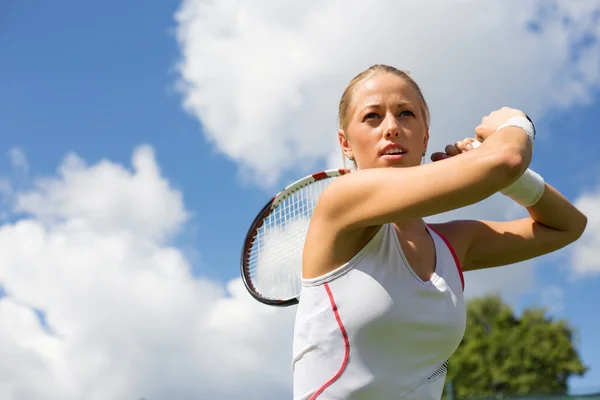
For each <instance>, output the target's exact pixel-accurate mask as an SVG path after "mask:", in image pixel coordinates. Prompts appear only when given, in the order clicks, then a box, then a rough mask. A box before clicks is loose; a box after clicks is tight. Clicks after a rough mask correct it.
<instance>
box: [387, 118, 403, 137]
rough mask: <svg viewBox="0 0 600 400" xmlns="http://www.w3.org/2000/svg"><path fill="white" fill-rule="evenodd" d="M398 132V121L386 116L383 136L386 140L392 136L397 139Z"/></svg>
mask: <svg viewBox="0 0 600 400" xmlns="http://www.w3.org/2000/svg"><path fill="white" fill-rule="evenodd" d="M399 132H400V125H399V124H398V120H396V118H394V117H393V116H388V118H386V122H385V124H384V135H385V137H386V138H387V139H389V138H391V137H392V136H395V137H398V135H399Z"/></svg>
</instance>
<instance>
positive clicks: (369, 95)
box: [302, 73, 587, 280]
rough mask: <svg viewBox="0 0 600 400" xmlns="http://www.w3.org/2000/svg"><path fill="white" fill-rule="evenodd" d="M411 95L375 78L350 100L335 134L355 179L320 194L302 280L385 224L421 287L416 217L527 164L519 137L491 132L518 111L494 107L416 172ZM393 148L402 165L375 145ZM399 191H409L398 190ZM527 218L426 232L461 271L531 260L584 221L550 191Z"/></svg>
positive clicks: (448, 206) (334, 264)
mask: <svg viewBox="0 0 600 400" xmlns="http://www.w3.org/2000/svg"><path fill="white" fill-rule="evenodd" d="M419 106H420V100H419V98H418V96H417V94H416V92H415V90H414V89H413V88H412V87H411V86H410V85H409V84H408V83H407V82H405V81H404V80H403V79H402V78H400V77H398V76H396V75H393V74H390V73H377V74H375V75H373V76H371V77H370V78H368V79H366V80H364V81H362V82H360V83H359V84H358V85H357V86H356V87H355V90H354V92H353V96H352V101H351V104H350V108H349V110H348V111H349V123H348V126H347V128H346V130H340V131H339V132H338V138H339V142H340V147H341V148H342V151H343V152H344V154H345V155H346V156H348V157H351V158H354V160H355V162H356V164H357V171H355V172H353V173H351V174H348V175H345V176H344V177H341V178H339V179H336V180H335V181H334V182H332V183H331V184H330V185H329V186H328V188H327V189H326V190H325V191H324V192H323V193H322V194H321V196H320V199H319V201H318V203H317V206H316V207H315V210H314V214H313V217H312V220H311V223H310V226H309V230H308V235H307V238H306V242H305V247H304V254H303V267H302V275H303V277H304V278H315V277H318V276H321V275H323V274H325V273H328V272H330V271H332V270H334V269H336V268H338V267H339V266H341V265H343V264H344V263H346V262H347V261H348V260H350V259H351V258H352V257H353V256H354V255H355V254H356V253H357V252H358V251H359V250H360V249H361V248H362V247H363V246H364V245H365V244H366V243H367V242H368V241H369V240H370V239H371V238H372V237H373V235H374V234H375V233H376V232H377V230H378V229H379V228H380V227H381V225H382V224H385V223H393V224H394V226H395V227H396V232H397V234H398V239H399V241H400V243H401V246H402V249H403V251H404V252H405V255H406V257H407V260H408V262H409V264H410V266H411V267H412V269H413V270H414V271H415V273H416V274H417V275H418V276H419V277H420V278H421V279H423V280H429V279H430V278H431V276H432V274H433V272H434V271H435V262H436V260H435V248H434V245H433V239H432V238H431V236H430V235H429V233H428V231H427V229H426V225H425V223H424V221H423V219H422V218H423V217H426V216H429V215H434V214H438V213H441V212H446V211H450V210H453V209H456V208H460V207H464V206H467V205H470V204H474V203H477V202H479V201H481V200H483V199H485V198H487V197H489V196H491V195H492V194H494V193H496V192H497V191H499V190H501V189H503V188H505V187H507V186H508V185H510V184H511V183H512V182H514V181H515V180H516V179H517V178H518V177H519V176H521V174H522V173H523V172H524V171H525V169H527V167H528V165H529V162H530V161H531V150H532V149H531V143H530V141H529V138H528V137H527V135H526V134H525V133H524V132H523V131H522V130H521V129H519V128H515V127H508V128H503V129H501V130H499V131H496V129H497V128H498V127H499V126H500V125H502V124H503V123H504V122H506V121H507V120H508V119H509V118H510V117H512V116H524V115H525V114H524V113H523V112H522V111H520V110H515V109H511V108H507V107H505V108H502V109H500V110H496V111H494V112H492V113H491V114H490V115H488V116H486V117H484V118H483V119H482V123H481V124H480V125H479V126H478V127H476V128H475V133H476V139H477V140H479V141H481V142H483V143H482V145H481V146H480V147H478V148H477V149H475V150H473V149H472V146H471V143H472V142H473V140H476V139H475V138H466V139H465V140H462V141H459V142H456V143H455V144H453V145H448V146H446V148H445V149H444V151H443V152H437V153H434V154H433V155H432V160H433V161H435V162H434V163H430V164H426V165H420V164H421V157H422V154H423V152H424V151H426V149H427V144H428V142H429V132H428V129H427V126H426V123H425V119H424V116H423V115H422V114H421V112H420V111H419V110H420V107H419ZM390 144H395V145H401V146H403V148H404V149H405V150H406V154H405V155H404V156H402V157H386V156H384V155H383V151H382V150H383V149H384V147H385V146H387V145H390ZM406 188H410V189H409V190H407V189H406ZM528 211H529V214H530V217H528V218H523V219H519V220H514V221H509V222H494V221H478V220H461V221H449V222H446V223H441V224H432V225H431V226H432V227H433V228H435V229H436V230H438V231H439V232H440V233H442V234H443V235H444V236H446V237H447V239H448V240H449V241H450V243H451V244H452V246H453V247H454V249H455V251H456V253H457V255H458V257H459V260H460V262H461V265H462V268H463V270H465V271H469V270H474V269H482V268H489V267H496V266H500V265H507V264H512V263H516V262H519V261H523V260H526V259H530V258H533V257H537V256H540V255H543V254H546V253H549V252H552V251H555V250H557V249H560V248H562V247H564V246H566V245H568V244H569V243H572V242H573V241H575V240H577V238H579V237H580V236H581V234H582V233H583V231H584V229H585V225H586V222H587V220H586V217H585V216H584V215H583V214H582V213H581V212H580V211H579V210H577V209H576V208H575V207H574V206H573V205H572V204H571V203H570V202H569V201H568V200H567V199H566V198H565V197H564V196H562V195H561V194H560V193H559V192H558V191H557V190H556V189H554V188H552V187H551V186H550V185H546V190H545V192H544V195H543V196H542V198H541V200H540V201H539V202H538V203H537V204H536V205H534V206H532V207H530V208H528Z"/></svg>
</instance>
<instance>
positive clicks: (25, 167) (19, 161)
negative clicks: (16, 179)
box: [8, 147, 29, 174]
mask: <svg viewBox="0 0 600 400" xmlns="http://www.w3.org/2000/svg"><path fill="white" fill-rule="evenodd" d="M8 157H9V159H10V164H11V166H12V167H13V169H14V170H15V171H17V172H19V173H23V174H27V172H28V171H29V163H28V162H27V157H26V156H25V153H24V152H23V150H22V149H20V148H18V147H14V148H12V149H10V151H9V152H8Z"/></svg>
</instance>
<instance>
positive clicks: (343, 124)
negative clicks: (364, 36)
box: [338, 64, 430, 166]
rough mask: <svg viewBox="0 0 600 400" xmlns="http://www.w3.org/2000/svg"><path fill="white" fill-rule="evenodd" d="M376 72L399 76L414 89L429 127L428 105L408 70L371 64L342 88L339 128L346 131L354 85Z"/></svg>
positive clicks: (426, 124) (426, 125)
mask: <svg viewBox="0 0 600 400" xmlns="http://www.w3.org/2000/svg"><path fill="white" fill-rule="evenodd" d="M378 73H389V74H393V75H396V76H397V77H399V78H402V79H404V80H405V81H406V82H408V83H409V85H410V86H411V87H412V88H413V89H414V90H415V92H416V93H417V96H418V97H419V100H420V101H421V106H420V109H421V113H422V114H423V117H424V119H425V127H426V128H427V129H429V123H430V114H429V106H428V105H427V102H426V101H425V96H423V93H422V92H421V88H420V87H419V85H417V82H415V80H414V79H413V78H411V77H410V75H409V72H407V71H402V70H399V69H398V68H395V67H392V66H390V65H385V64H375V65H372V66H370V67H369V68H368V69H366V70H364V71H362V72H361V73H359V74H358V75H356V76H355V77H354V78H353V79H352V80H351V81H350V83H349V84H348V86H347V87H346V89H345V90H344V93H343V94H342V98H341V100H340V105H339V108H338V121H339V127H340V129H342V130H343V131H344V132H346V130H347V129H348V123H349V116H348V109H349V108H350V103H351V102H352V95H353V94H354V88H355V87H356V85H358V84H359V83H360V82H362V81H364V80H366V79H368V78H370V77H372V76H373V75H376V74H378ZM343 154H344V153H343V152H342V155H343ZM345 164H346V159H345V157H344V166H345ZM355 165H356V164H355Z"/></svg>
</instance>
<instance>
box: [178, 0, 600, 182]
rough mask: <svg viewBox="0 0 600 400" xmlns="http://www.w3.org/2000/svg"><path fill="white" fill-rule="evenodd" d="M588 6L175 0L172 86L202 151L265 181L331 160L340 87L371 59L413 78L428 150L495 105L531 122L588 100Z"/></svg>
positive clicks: (591, 58) (560, 2) (594, 55)
mask: <svg viewBox="0 0 600 400" xmlns="http://www.w3.org/2000/svg"><path fill="white" fill-rule="evenodd" d="M599 8H600V2H599V1H586V2H576V3H574V2H572V1H570V0H554V1H550V0H543V1H542V0H537V1H528V2H522V1H518V0H510V1H508V0H507V1H495V2H489V1H487V2H481V1H439V0H438V1H427V2H415V1H391V0H374V1H372V2H371V3H369V4H368V5H367V3H365V2H364V1H359V0H347V1H341V0H324V1H318V2H317V1H293V2H289V1H288V2H280V1H275V0H263V1H261V2H259V3H244V2H242V3H240V2H238V1H235V0H222V1H212V2H207V1H202V0H184V1H183V3H182V5H181V7H180V9H179V10H178V12H177V14H176V19H177V22H178V27H177V38H178V41H179V44H180V47H181V52H182V59H181V62H180V64H179V70H180V75H181V76H180V78H181V80H180V82H179V84H180V88H181V90H182V93H183V103H184V106H185V108H186V109H187V110H188V111H189V112H190V113H191V114H193V115H194V116H195V117H196V118H198V119H199V120H200V121H201V122H202V125H203V132H204V134H205V135H206V137H207V138H208V139H209V140H210V141H211V143H212V145H213V146H214V148H215V149H216V150H217V151H219V152H221V153H222V154H224V155H225V156H227V157H229V158H230V159H232V160H233V161H235V162H236V163H237V164H238V165H239V167H240V171H243V173H244V174H245V175H246V177H247V178H250V179H252V180H253V181H254V182H256V183H258V184H260V185H269V184H273V183H275V182H276V181H277V178H278V177H279V176H278V175H279V173H280V172H281V171H291V170H293V171H294V175H295V176H299V175H300V174H301V172H302V171H303V172H313V171H314V170H315V169H316V168H319V166H322V165H323V164H324V163H325V162H327V161H329V159H330V157H331V155H332V154H334V157H335V158H336V159H337V157H339V156H338V155H339V150H338V149H337V144H336V136H335V132H336V131H337V125H336V110H337V102H338V100H339V96H340V95H341V93H342V91H343V89H344V87H345V85H346V84H347V82H348V81H349V80H350V79H351V78H352V77H353V76H354V75H355V74H356V73H358V72H359V71H360V70H362V69H364V68H366V67H368V66H369V65H371V64H374V63H388V64H392V65H395V66H397V67H399V68H401V69H407V70H409V71H411V72H412V74H413V76H414V77H415V78H416V79H417V81H418V82H419V83H420V85H421V86H422V89H423V91H424V93H425V96H426V97H427V99H428V101H429V103H430V106H431V109H432V115H433V123H432V141H433V142H432V146H433V147H432V148H431V150H433V149H436V148H441V146H443V145H444V144H446V143H447V142H449V141H452V142H453V141H454V140H456V139H461V138H463V137H465V136H469V135H471V134H472V131H473V128H474V127H475V126H476V125H477V124H478V123H479V121H480V119H481V117H482V116H484V115H485V114H487V113H489V112H490V111H492V110H493V109H496V108H498V107H500V106H503V105H507V104H508V105H512V106H515V107H521V108H524V109H526V110H527V112H528V113H529V114H530V115H531V116H532V117H534V118H536V117H539V116H540V115H542V114H543V113H544V112H546V111H548V110H549V109H550V108H552V107H563V106H569V105H572V104H573V103H576V102H585V101H588V100H589V98H590V93H591V90H592V89H593V88H594V87H596V86H597V85H598V83H599V82H600V69H599V68H598V66H599V62H600V49H599V46H600V45H599V44H598V42H597V41H587V42H586V40H585V38H587V37H590V36H592V37H594V36H595V37H598V35H599V34H600V25H599V24H597V22H596V21H595V16H594V15H597V10H598V9H599ZM517 10H518V11H517ZM594 12H596V13H594ZM566 21H570V23H567V22H566ZM529 23H531V26H533V25H535V24H537V26H538V27H539V30H538V31H537V32H535V33H534V32H532V31H531V30H528V29H527V24H529ZM580 44H585V46H579V45H580ZM575 48H577V51H575ZM542 136H543V135H542ZM541 140H544V139H543V138H541ZM340 158H341V157H340ZM329 162H330V161H329ZM340 162H341V161H340Z"/></svg>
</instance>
